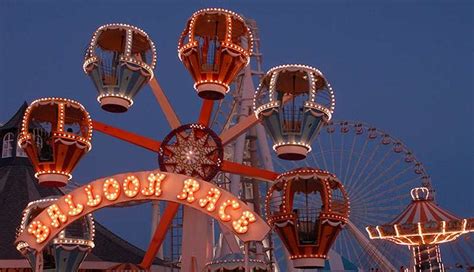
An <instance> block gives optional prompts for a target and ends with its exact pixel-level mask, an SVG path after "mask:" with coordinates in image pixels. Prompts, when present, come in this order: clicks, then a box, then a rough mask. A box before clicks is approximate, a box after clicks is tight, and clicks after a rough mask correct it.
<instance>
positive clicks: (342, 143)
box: [338, 132, 347, 178]
mask: <svg viewBox="0 0 474 272" xmlns="http://www.w3.org/2000/svg"><path fill="white" fill-rule="evenodd" d="M346 133H347V132H345V133H342V136H341V154H340V158H339V172H338V173H342V161H343V158H344V135H345V134H346ZM339 178H341V177H339Z"/></svg>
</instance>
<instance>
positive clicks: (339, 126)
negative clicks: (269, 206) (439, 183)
mask: <svg viewBox="0 0 474 272" xmlns="http://www.w3.org/2000/svg"><path fill="white" fill-rule="evenodd" d="M274 162H275V166H276V169H277V170H278V171H280V170H284V169H291V168H293V167H295V166H296V165H301V164H303V165H306V166H312V167H317V168H320V169H328V171H331V172H332V173H334V174H336V176H337V177H338V178H339V179H340V180H341V182H342V183H343V184H344V187H345V188H346V191H347V193H348V195H349V199H350V201H351V214H350V222H349V223H348V224H347V226H346V228H345V229H344V230H343V231H342V232H341V234H340V236H339V237H338V238H337V240H336V243H335V245H334V247H333V249H334V250H335V251H336V252H338V253H339V254H340V255H342V256H344V257H345V258H347V259H349V260H350V261H351V262H353V263H354V264H356V265H357V266H358V267H359V268H363V269H367V268H369V269H370V268H376V267H378V266H379V265H380V264H379V262H387V261H388V263H390V264H391V265H392V266H393V267H395V268H399V267H401V266H404V267H407V266H409V265H410V261H411V256H410V252H409V251H407V250H406V249H405V248H402V247H399V246H395V245H391V244H389V243H383V242H382V243H380V242H378V241H369V240H368V238H367V237H366V233H365V227H366V226H367V225H370V224H372V222H385V221H387V220H391V219H392V218H394V217H395V216H396V215H397V214H399V212H400V211H401V210H403V208H404V207H405V206H406V204H407V203H409V200H410V196H409V194H407V192H409V191H410V190H411V189H412V188H414V187H416V186H425V187H428V188H432V186H431V182H430V178H429V175H428V173H427V172H426V170H425V169H424V167H423V165H422V164H421V162H419V161H418V160H417V159H416V157H415V156H414V154H413V153H412V152H411V151H410V149H408V148H407V147H406V146H405V145H404V144H403V142H401V141H400V140H398V139H396V138H394V137H392V136H390V135H389V134H388V133H387V132H385V131H383V130H381V129H378V128H375V127H373V126H370V125H367V124H365V123H362V122H352V121H334V122H331V123H329V124H328V125H327V126H326V127H325V128H324V129H322V130H321V132H320V134H319V136H318V138H317V140H316V141H315V142H314V143H313V145H312V152H311V154H310V155H309V156H308V158H307V159H305V160H303V161H299V162H296V163H295V162H288V161H281V160H274ZM431 191H433V189H431ZM374 242H375V243H374Z"/></svg>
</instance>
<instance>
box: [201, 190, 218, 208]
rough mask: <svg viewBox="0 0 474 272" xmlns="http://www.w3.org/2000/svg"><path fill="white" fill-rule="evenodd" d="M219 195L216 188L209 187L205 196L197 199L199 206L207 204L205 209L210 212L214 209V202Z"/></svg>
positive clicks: (202, 206)
mask: <svg viewBox="0 0 474 272" xmlns="http://www.w3.org/2000/svg"><path fill="white" fill-rule="evenodd" d="M220 197H221V191H219V189H217V188H211V189H210V190H209V191H208V192H207V196H206V198H202V199H199V206H200V207H201V208H204V207H205V206H206V205H207V208H206V209H207V211H208V212H212V211H214V210H215V209H216V202H217V200H219V198H220Z"/></svg>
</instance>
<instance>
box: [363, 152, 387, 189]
mask: <svg viewBox="0 0 474 272" xmlns="http://www.w3.org/2000/svg"><path fill="white" fill-rule="evenodd" d="M391 152H392V151H391V150H390V149H389V150H388V151H386V152H385V154H384V155H383V157H382V159H381V160H380V161H379V162H378V163H377V164H376V165H375V166H374V167H371V168H372V169H371V170H370V172H369V173H368V174H367V175H366V176H365V177H364V180H363V181H362V182H359V180H357V182H356V183H355V185H354V190H356V191H357V189H358V188H359V187H360V186H362V184H364V187H365V186H366V181H367V180H368V179H369V178H370V177H372V175H373V174H374V173H375V171H376V170H377V169H378V168H379V167H380V165H382V164H383V163H384V162H385V160H386V159H387V157H388V155H390V153H391ZM387 170H389V169H386V170H385V171H384V172H386V171H387ZM384 172H382V174H383V173H384ZM366 187H367V188H370V185H367V186H366Z"/></svg>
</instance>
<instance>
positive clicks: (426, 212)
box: [390, 199, 460, 225]
mask: <svg viewBox="0 0 474 272" xmlns="http://www.w3.org/2000/svg"><path fill="white" fill-rule="evenodd" d="M451 220H460V218H458V217H457V216H455V215H453V214H451V213H450V212H447V211H446V210H443V209H442V208H441V207H439V206H438V205H436V204H435V203H434V201H433V200H432V199H426V200H424V199H423V200H421V199H419V200H413V201H412V202H411V203H410V204H409V205H408V207H406V208H405V210H403V212H402V213H401V214H400V215H398V216H397V217H396V218H395V219H394V220H393V221H392V222H390V225H393V224H397V225H402V224H417V223H425V222H430V221H437V222H440V221H451Z"/></svg>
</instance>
